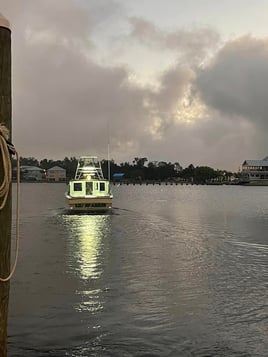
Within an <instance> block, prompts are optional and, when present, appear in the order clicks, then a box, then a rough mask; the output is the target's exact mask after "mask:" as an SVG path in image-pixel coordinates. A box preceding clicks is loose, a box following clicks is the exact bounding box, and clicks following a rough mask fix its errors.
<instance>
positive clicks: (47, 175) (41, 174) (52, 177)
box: [13, 165, 66, 182]
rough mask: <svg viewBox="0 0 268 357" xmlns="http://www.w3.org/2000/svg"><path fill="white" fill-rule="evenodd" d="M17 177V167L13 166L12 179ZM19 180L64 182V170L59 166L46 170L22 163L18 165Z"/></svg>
mask: <svg viewBox="0 0 268 357" xmlns="http://www.w3.org/2000/svg"><path fill="white" fill-rule="evenodd" d="M16 177H17V168H16V167H15V168H13V179H14V180H15V179H16ZM20 180H21V181H22V182H65V181H66V170H65V169H63V168H62V167H59V166H54V167H51V168H50V169H48V170H45V169H42V168H40V167H37V166H28V165H22V166H21V167H20Z"/></svg>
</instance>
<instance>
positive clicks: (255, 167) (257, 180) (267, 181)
mask: <svg viewBox="0 0 268 357" xmlns="http://www.w3.org/2000/svg"><path fill="white" fill-rule="evenodd" d="M241 175H242V182H244V183H245V184H251V185H268V156H267V157H265V158H264V159H262V160H245V161H244V162H243V164H242V167H241Z"/></svg>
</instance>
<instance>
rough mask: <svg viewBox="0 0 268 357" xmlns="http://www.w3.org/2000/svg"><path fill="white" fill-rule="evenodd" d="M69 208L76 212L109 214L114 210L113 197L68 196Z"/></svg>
mask: <svg viewBox="0 0 268 357" xmlns="http://www.w3.org/2000/svg"><path fill="white" fill-rule="evenodd" d="M66 199H67V203H68V206H69V208H70V209H71V210H72V211H75V212H107V211H110V210H111V209H112V197H111V196H107V197H106V196H104V197H71V196H68V195H67V196H66Z"/></svg>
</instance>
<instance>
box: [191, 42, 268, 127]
mask: <svg viewBox="0 0 268 357" xmlns="http://www.w3.org/2000/svg"><path fill="white" fill-rule="evenodd" d="M196 86H197V88H198V90H199V92H200V95H201V97H202V99H203V100H204V101H205V102H206V103H207V105H209V106H210V107H212V108H215V109H217V110H219V111H220V112H221V113H223V114H225V115H229V116H231V117H233V118H237V117H243V118H245V119H247V120H249V121H252V122H253V123H254V124H255V125H257V126H264V127H267V126H268V119H267V112H268V101H267V95H268V38H264V39H261V38H254V37H251V36H244V37H241V38H238V39H236V40H234V41H231V42H229V43H226V44H225V46H224V47H223V48H222V49H221V50H220V51H219V52H218V53H217V54H216V56H215V57H214V59H213V61H212V62H211V63H210V64H209V65H208V66H207V67H205V68H204V69H203V70H202V71H201V72H200V73H199V74H198V76H197V78H196Z"/></svg>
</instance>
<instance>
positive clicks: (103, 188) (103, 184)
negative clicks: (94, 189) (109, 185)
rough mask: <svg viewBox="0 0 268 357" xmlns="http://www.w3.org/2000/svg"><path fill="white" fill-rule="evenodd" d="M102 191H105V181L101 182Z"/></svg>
mask: <svg viewBox="0 0 268 357" xmlns="http://www.w3.org/2000/svg"><path fill="white" fill-rule="evenodd" d="M100 191H105V183H104V182H100Z"/></svg>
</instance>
